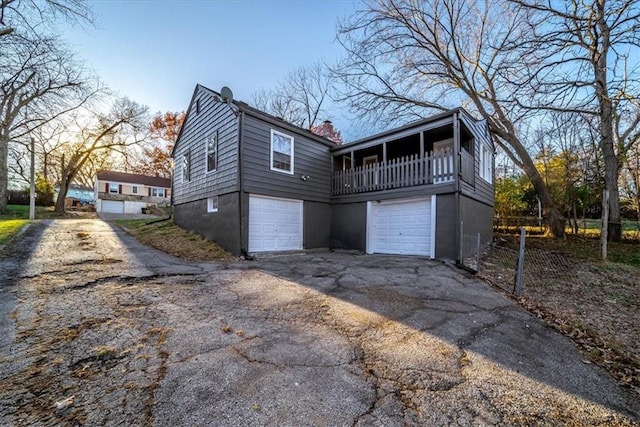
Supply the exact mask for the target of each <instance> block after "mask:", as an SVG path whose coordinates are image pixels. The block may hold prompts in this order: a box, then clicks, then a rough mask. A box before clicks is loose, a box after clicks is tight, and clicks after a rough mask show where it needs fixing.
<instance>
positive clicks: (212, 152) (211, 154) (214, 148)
mask: <svg viewBox="0 0 640 427" xmlns="http://www.w3.org/2000/svg"><path fill="white" fill-rule="evenodd" d="M216 169H218V131H216V132H214V133H213V135H211V136H210V137H209V138H208V139H207V172H211V171H214V170H216Z"/></svg>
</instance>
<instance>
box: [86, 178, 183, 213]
mask: <svg viewBox="0 0 640 427" xmlns="http://www.w3.org/2000/svg"><path fill="white" fill-rule="evenodd" d="M94 192H95V200H96V202H95V203H96V212H110V213H141V212H142V208H146V207H148V206H151V205H156V206H169V205H170V204H171V179H169V178H161V177H157V176H147V175H138V174H132V173H124V172H115V171H100V172H98V173H97V174H96V178H95V187H94Z"/></svg>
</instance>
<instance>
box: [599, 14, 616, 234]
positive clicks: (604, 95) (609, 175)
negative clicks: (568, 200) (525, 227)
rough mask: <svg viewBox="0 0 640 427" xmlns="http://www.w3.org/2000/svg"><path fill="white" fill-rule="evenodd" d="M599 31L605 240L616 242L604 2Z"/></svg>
mask: <svg viewBox="0 0 640 427" xmlns="http://www.w3.org/2000/svg"><path fill="white" fill-rule="evenodd" d="M597 8H598V21H597V25H598V29H599V31H600V37H601V46H600V49H598V51H597V52H596V55H597V56H596V59H597V60H596V61H594V62H593V64H592V65H593V72H594V76H595V89H596V96H597V98H598V107H599V109H600V110H599V118H600V150H602V156H603V159H604V183H605V189H607V190H609V221H608V227H607V229H608V234H607V240H609V241H611V242H619V241H620V240H622V225H621V224H620V194H619V192H618V174H619V162H618V157H617V155H616V152H615V150H614V142H615V141H614V124H613V115H614V108H613V101H612V100H611V97H610V96H609V87H608V80H607V73H608V72H609V70H608V66H607V55H608V53H609V48H610V39H609V37H610V33H611V29H610V28H609V25H608V23H607V21H606V17H605V10H604V2H598V3H597Z"/></svg>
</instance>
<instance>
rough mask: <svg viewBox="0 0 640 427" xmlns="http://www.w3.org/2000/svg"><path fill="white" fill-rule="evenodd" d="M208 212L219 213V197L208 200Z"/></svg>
mask: <svg viewBox="0 0 640 427" xmlns="http://www.w3.org/2000/svg"><path fill="white" fill-rule="evenodd" d="M207 212H218V196H214V197H209V198H207Z"/></svg>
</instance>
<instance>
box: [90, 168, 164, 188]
mask: <svg viewBox="0 0 640 427" xmlns="http://www.w3.org/2000/svg"><path fill="white" fill-rule="evenodd" d="M96 176H97V178H98V179H99V180H100V181H112V182H122V183H127V184H140V185H147V186H149V187H161V188H171V180H170V179H169V178H161V177H159V176H149V175H138V174H135V173H125V172H116V171H100V172H98V173H97V174H96Z"/></svg>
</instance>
